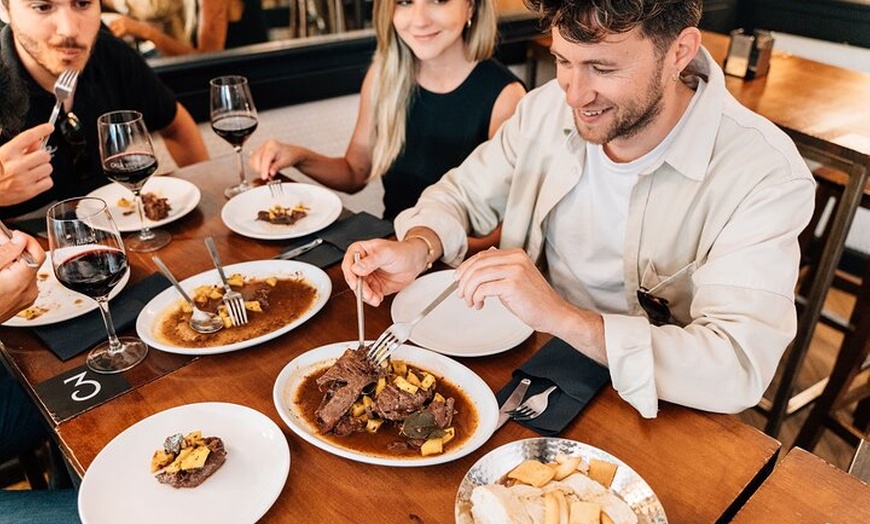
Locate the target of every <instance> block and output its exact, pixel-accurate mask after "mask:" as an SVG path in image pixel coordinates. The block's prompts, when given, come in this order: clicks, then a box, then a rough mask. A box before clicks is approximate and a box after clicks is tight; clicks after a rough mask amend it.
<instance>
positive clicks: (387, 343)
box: [366, 329, 402, 367]
mask: <svg viewBox="0 0 870 524" xmlns="http://www.w3.org/2000/svg"><path fill="white" fill-rule="evenodd" d="M400 345H402V343H401V342H399V339H398V338H396V336H395V335H393V334H392V333H391V332H390V330H389V329H388V330H386V331H384V332H383V333H381V336H380V337H378V339H377V340H376V341H375V343H374V344H372V345H371V347H369V350H368V352H367V353H366V358H367V359H369V362H371V363H372V364H373V365H375V366H376V367H377V366H380V365H381V364H382V363H383V362H384V361H385V360H386V359H387V358H388V357H389V356H390V355H391V354H392V353H393V351H395V350H396V348H397V347H399V346H400Z"/></svg>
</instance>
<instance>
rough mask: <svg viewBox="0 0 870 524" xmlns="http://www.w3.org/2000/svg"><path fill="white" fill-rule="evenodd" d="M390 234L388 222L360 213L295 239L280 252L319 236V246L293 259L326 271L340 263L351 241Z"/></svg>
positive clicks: (391, 226) (390, 223) (390, 227)
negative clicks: (320, 239)
mask: <svg viewBox="0 0 870 524" xmlns="http://www.w3.org/2000/svg"><path fill="white" fill-rule="evenodd" d="M392 234H393V224H392V222H390V221H388V220H382V219H380V218H377V217H376V216H374V215H371V214H369V213H366V212H365V211H363V212H360V213H357V214H355V215H351V216H349V217H347V218H345V219H344V220H341V221H339V222H336V223H334V224H332V225H330V226H329V227H327V228H326V229H323V230H321V231H317V232H316V233H312V234H310V235H306V236H304V237H300V238H298V239H296V240H295V241H294V242H293V243H292V244H290V245H289V246H287V248H286V249H284V252H286V251H289V250H291V249H293V248H296V247H299V246H301V245H302V244H305V243H307V242H310V241H311V240H314V239H315V238H317V237H320V238H322V239H323V243H322V244H320V245H319V246H317V247H316V248H314V249H312V250H311V251H308V252H307V253H303V254H301V255H299V256H298V257H296V258H294V259H293V260H299V261H300V262H307V263H308V264H313V265H315V266H317V267H319V268H326V267H328V266H331V265H333V264H335V263H336V262H340V261H341V259H342V258H343V257H344V252H345V250H347V248H348V247H349V246H350V245H351V244H353V243H354V242H356V241H358V240H365V239H368V238H383V237H386V236H389V235H392Z"/></svg>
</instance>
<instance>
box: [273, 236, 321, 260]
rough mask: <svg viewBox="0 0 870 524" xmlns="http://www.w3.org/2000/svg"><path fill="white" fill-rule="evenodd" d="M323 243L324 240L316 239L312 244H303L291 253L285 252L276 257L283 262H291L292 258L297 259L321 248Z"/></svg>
mask: <svg viewBox="0 0 870 524" xmlns="http://www.w3.org/2000/svg"><path fill="white" fill-rule="evenodd" d="M322 243H323V239H322V238H315V239H314V240H312V241H311V242H308V243H307V244H302V245H301V246H299V247H297V248H293V249H291V250H290V251H285V252H284V253H281V254H280V255H278V256H276V257H275V258H278V259H281V260H290V259H291V258H296V257H298V256H299V255H301V254H303V253H307V252H309V251H311V250H312V249H314V248H316V247H317V246H319V245H320V244H322Z"/></svg>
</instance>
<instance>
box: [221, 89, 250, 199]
mask: <svg viewBox="0 0 870 524" xmlns="http://www.w3.org/2000/svg"><path fill="white" fill-rule="evenodd" d="M209 84H210V86H211V128H212V129H213V130H214V132H215V133H217V135H218V136H219V137H221V138H223V139H224V140H226V141H227V142H229V143H230V145H231V146H233V148H234V149H235V150H236V156H237V157H238V163H239V183H238V184H236V185H234V186H232V187H228V188H227V189H226V190H225V191H224V195H226V197H227V198H233V197H234V196H236V195H238V194H239V193H241V192H242V191H247V190H248V189H251V185H250V184H248V181H247V179H246V178H245V163H244V161H243V160H242V146H243V145H244V144H245V142H246V141H247V140H248V137H250V136H251V134H252V133H253V132H254V131H255V130H256V129H257V109H256V108H255V107H254V98H253V97H252V96H251V90H250V89H249V88H248V79H247V78H245V77H243V76H219V77H217V78H213V79H212V80H211V81H210V82H209Z"/></svg>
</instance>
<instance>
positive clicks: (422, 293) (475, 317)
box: [390, 269, 532, 357]
mask: <svg viewBox="0 0 870 524" xmlns="http://www.w3.org/2000/svg"><path fill="white" fill-rule="evenodd" d="M452 280H453V270H452V269H448V270H445V271H436V272H434V273H429V274H427V275H423V276H422V277H420V278H418V279H417V280H415V281H414V282H412V283H411V285H410V286H408V287H406V288H405V289H403V290H402V291H400V292H399V293H398V294H397V295H396V297H395V298H394V299H393V305H392V307H391V309H390V314H391V315H392V317H393V320H394V321H395V322H407V321H409V320H411V319H412V318H414V317H415V316H416V315H417V313H419V312H420V311H422V310H423V308H425V307H426V306H427V305H428V304H429V303H430V302H431V301H432V299H434V298H435V297H437V296H438V295H439V294H441V292H442V291H444V289H445V288H446V287H447V286H448V285H450V282H451V281H452ZM531 334H532V328H530V327H529V326H527V325H525V324H524V323H523V321H521V320H520V319H518V318H517V317H516V316H514V314H513V313H511V312H510V311H508V310H507V309H506V308H505V307H504V306H503V305H502V303H501V301H500V300H499V299H498V298H497V297H489V298H487V299H486V301H485V302H484V304H483V309H480V310H477V309H474V308H469V307H468V306H466V305H465V301H464V300H463V299H461V298H459V295H457V294H456V293H454V294H452V295H450V296H449V297H447V298H446V299H445V300H444V302H442V303H441V304H440V305H439V306H438V307H436V308H435V309H434V310H433V311H432V312H431V313H429V314H428V315H427V316H426V317H425V318H423V320H421V321H420V323H419V324H417V325H416V326H414V330H413V331H411V341H412V342H414V343H415V344H417V345H420V346H423V347H425V348H428V349H431V350H432V351H437V352H439V353H443V354H445V355H453V356H457V357H481V356H484V355H493V354H495V353H501V352H502V351H507V350H509V349H511V348H513V347H515V346H516V345H517V344H519V343H520V342H522V341H523V340H525V339H527V338H528V337H529V335H531Z"/></svg>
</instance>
